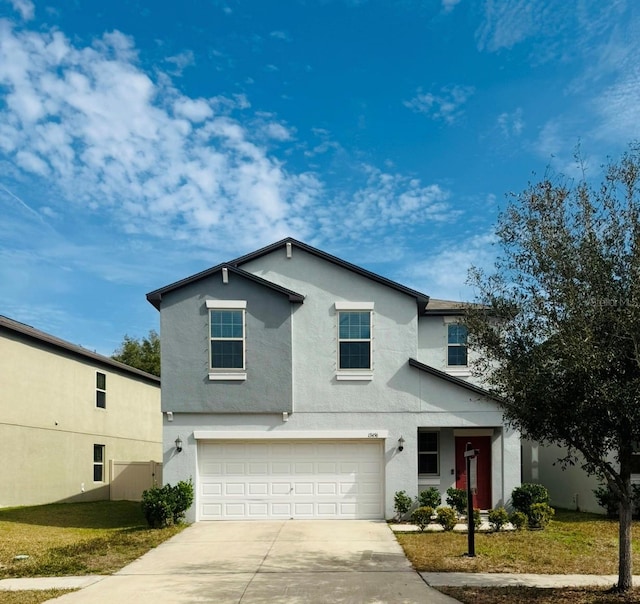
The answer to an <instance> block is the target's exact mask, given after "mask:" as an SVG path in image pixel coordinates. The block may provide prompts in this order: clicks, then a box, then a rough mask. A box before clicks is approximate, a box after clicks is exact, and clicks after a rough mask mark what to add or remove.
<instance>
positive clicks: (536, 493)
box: [511, 483, 549, 517]
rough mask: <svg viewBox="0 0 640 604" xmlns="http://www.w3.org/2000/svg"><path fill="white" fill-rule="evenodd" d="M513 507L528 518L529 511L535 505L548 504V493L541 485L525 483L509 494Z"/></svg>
mask: <svg viewBox="0 0 640 604" xmlns="http://www.w3.org/2000/svg"><path fill="white" fill-rule="evenodd" d="M511 502H512V503H513V507H514V508H515V509H516V510H518V512H522V513H523V514H525V515H526V516H527V517H529V510H530V508H531V506H532V505H533V504H535V503H547V504H548V503H549V491H547V489H546V487H544V486H543V485H541V484H532V483H525V484H523V485H521V486H519V487H516V488H515V489H513V491H512V492H511Z"/></svg>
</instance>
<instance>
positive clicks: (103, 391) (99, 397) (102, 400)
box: [96, 371, 107, 409]
mask: <svg viewBox="0 0 640 604" xmlns="http://www.w3.org/2000/svg"><path fill="white" fill-rule="evenodd" d="M96 407H99V408H100V409H106V408H107V376H106V375H105V374H104V373H100V372H99V371H97V372H96Z"/></svg>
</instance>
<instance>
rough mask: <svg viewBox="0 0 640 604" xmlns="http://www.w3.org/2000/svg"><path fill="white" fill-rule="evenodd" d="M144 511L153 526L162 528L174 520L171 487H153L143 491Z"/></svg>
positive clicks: (148, 521)
mask: <svg viewBox="0 0 640 604" xmlns="http://www.w3.org/2000/svg"><path fill="white" fill-rule="evenodd" d="M142 513H143V514H144V517H145V518H146V520H147V524H148V525H149V526H150V527H151V528H162V527H165V526H167V525H169V524H170V523H171V522H172V521H173V507H172V505H171V487H170V486H169V485H165V486H163V487H152V488H150V489H147V490H146V491H143V493H142Z"/></svg>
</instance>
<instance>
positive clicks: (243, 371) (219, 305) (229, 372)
mask: <svg viewBox="0 0 640 604" xmlns="http://www.w3.org/2000/svg"><path fill="white" fill-rule="evenodd" d="M205 306H206V308H207V315H208V318H207V324H208V333H207V341H208V343H209V345H208V352H207V355H208V361H207V365H208V367H209V379H210V380H245V379H247V314H246V309H247V301H246V300H206V303H205ZM215 311H221V312H225V311H230V312H233V311H238V312H241V313H242V337H241V338H238V337H213V335H212V330H211V327H212V323H211V318H212V315H213V312H215ZM214 341H219V342H220V341H228V342H242V367H213V342H214Z"/></svg>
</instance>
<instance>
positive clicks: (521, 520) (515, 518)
mask: <svg viewBox="0 0 640 604" xmlns="http://www.w3.org/2000/svg"><path fill="white" fill-rule="evenodd" d="M509 522H510V523H511V525H512V526H513V528H514V529H516V531H521V530H522V529H523V528H524V527H525V525H526V524H527V515H526V514H523V513H522V512H519V511H517V510H516V511H515V512H511V514H509Z"/></svg>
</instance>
